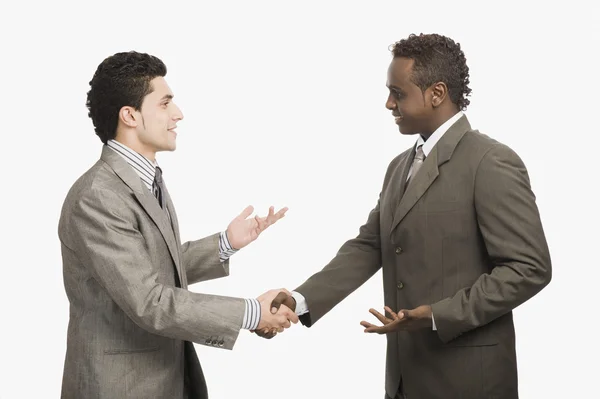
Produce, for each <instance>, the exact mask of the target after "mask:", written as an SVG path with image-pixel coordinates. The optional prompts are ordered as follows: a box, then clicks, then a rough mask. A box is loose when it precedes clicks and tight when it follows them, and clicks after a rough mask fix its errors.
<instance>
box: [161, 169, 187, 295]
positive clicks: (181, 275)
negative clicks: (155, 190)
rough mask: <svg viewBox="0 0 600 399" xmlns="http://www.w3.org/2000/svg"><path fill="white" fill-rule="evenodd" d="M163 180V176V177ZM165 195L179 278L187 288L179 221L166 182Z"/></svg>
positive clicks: (182, 285)
mask: <svg viewBox="0 0 600 399" xmlns="http://www.w3.org/2000/svg"><path fill="white" fill-rule="evenodd" d="M163 181H164V177H163ZM164 188H165V193H164V194H165V195H166V203H167V210H168V211H169V215H171V230H172V231H173V233H174V235H175V244H176V245H177V257H178V258H179V264H180V270H179V278H180V281H181V287H182V288H187V277H186V275H185V270H183V264H182V262H181V256H182V255H181V237H180V235H179V222H178V221H177V214H176V213H175V206H174V205H173V201H172V200H171V196H170V195H169V190H167V183H166V182H165V184H164Z"/></svg>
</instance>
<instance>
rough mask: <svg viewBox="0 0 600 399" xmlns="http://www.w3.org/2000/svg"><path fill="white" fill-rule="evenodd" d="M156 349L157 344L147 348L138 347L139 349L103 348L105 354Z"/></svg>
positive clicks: (152, 350)
mask: <svg viewBox="0 0 600 399" xmlns="http://www.w3.org/2000/svg"><path fill="white" fill-rule="evenodd" d="M157 350H158V346H151V347H148V348H139V349H105V350H104V354H105V355H123V354H125V355H126V354H129V353H145V352H156V351H157Z"/></svg>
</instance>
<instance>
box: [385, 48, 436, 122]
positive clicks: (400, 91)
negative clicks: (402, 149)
mask: <svg viewBox="0 0 600 399" xmlns="http://www.w3.org/2000/svg"><path fill="white" fill-rule="evenodd" d="M413 63H414V61H413V60H412V59H410V58H404V57H394V59H393V60H392V62H391V63H390V66H389V68H388V81H387V87H388V89H389V91H390V94H389V96H388V99H387V101H386V103H385V106H386V108H387V109H389V110H390V111H392V115H394V117H395V118H396V124H397V125H398V126H399V128H400V133H402V134H418V133H423V132H425V131H426V130H427V126H428V125H429V122H430V119H431V116H432V106H431V104H430V103H429V102H428V101H427V100H426V99H428V98H430V96H428V95H427V94H428V93H427V92H426V93H423V92H422V91H421V89H420V88H419V87H418V86H416V85H415V84H414V83H413V82H412V81H411V79H410V77H411V73H412V67H413ZM427 91H429V89H428V90H427Z"/></svg>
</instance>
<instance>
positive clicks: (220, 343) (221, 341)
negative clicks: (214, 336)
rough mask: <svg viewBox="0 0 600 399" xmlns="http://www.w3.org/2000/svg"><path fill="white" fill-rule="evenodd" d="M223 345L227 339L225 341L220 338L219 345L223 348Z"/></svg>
mask: <svg viewBox="0 0 600 399" xmlns="http://www.w3.org/2000/svg"><path fill="white" fill-rule="evenodd" d="M223 345H225V341H223V340H220V341H219V346H220V347H221V348H222V347H223Z"/></svg>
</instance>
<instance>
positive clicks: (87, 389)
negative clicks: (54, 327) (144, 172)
mask: <svg viewBox="0 0 600 399" xmlns="http://www.w3.org/2000/svg"><path fill="white" fill-rule="evenodd" d="M166 195H167V207H168V210H169V212H170V215H171V218H172V225H171V223H170V222H169V219H168V217H167V215H166V213H165V212H164V211H163V210H162V209H161V208H160V205H159V204H158V201H157V200H156V198H155V197H154V196H153V195H152V193H151V192H150V191H149V190H148V189H147V188H146V187H145V186H144V185H143V182H142V181H141V179H140V178H139V176H138V175H137V174H136V173H135V171H134V170H133V169H132V168H131V166H130V165H128V164H127V163H126V162H125V160H123V159H122V158H121V157H120V156H119V155H118V154H117V153H115V152H114V151H113V150H111V149H110V148H108V147H107V146H104V147H103V150H102V155H101V159H100V160H99V161H98V162H97V163H96V164H95V165H94V166H93V167H92V168H91V169H90V170H88V171H87V172H86V173H85V174H84V175H83V176H81V177H80V178H79V179H78V180H77V181H76V182H75V183H74V185H73V186H72V188H71V189H70V191H69V192H68V194H67V197H66V199H65V202H64V206H63V208H62V213H61V215H60V221H59V226H58V235H59V238H60V242H61V250H62V259H63V272H64V285H65V290H66V293H67V296H68V299H69V303H70V317H69V326H68V332H67V352H66V358H65V364H64V375H63V385H62V397H63V398H77V399H81V398H85V399H94V398H106V399H117V398H140V399H141V398H144V399H146V398H182V397H184V385H185V392H186V396H187V397H189V398H206V397H207V388H206V384H205V381H204V376H203V373H202V369H201V367H200V363H199V361H198V358H197V356H196V352H195V350H194V347H193V345H192V342H195V343H198V344H202V345H210V346H212V347H217V348H224V349H232V348H233V346H234V343H235V341H236V339H237V337H238V334H239V331H240V328H241V325H242V319H243V315H244V310H245V302H244V300H243V299H241V298H230V297H224V296H217V295H205V294H199V293H194V292H191V291H188V290H187V287H188V284H193V283H196V282H199V281H204V280H210V279H214V278H219V277H224V276H227V275H228V274H229V262H228V261H227V262H224V263H221V262H220V260H219V249H218V242H219V235H218V234H214V235H211V236H209V237H206V238H203V239H201V240H198V241H191V242H186V243H184V244H183V245H182V244H181V241H180V237H179V226H178V222H177V214H176V212H175V208H174V207H173V203H172V201H171V198H170V197H169V195H168V192H167V193H166Z"/></svg>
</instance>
